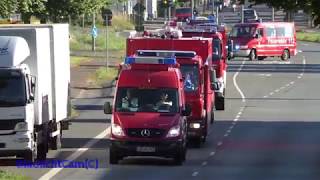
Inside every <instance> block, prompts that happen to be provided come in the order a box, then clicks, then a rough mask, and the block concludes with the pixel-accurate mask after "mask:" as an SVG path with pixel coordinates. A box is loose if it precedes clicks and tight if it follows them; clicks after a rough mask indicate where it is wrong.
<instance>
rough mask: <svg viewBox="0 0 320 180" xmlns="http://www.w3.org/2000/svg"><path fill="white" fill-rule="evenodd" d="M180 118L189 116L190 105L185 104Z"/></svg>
mask: <svg viewBox="0 0 320 180" xmlns="http://www.w3.org/2000/svg"><path fill="white" fill-rule="evenodd" d="M181 115H182V116H190V115H191V106H190V104H186V105H185V108H184V110H182V112H181Z"/></svg>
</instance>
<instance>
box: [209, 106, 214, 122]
mask: <svg viewBox="0 0 320 180" xmlns="http://www.w3.org/2000/svg"><path fill="white" fill-rule="evenodd" d="M213 122H214V107H212V109H211V117H210V124H213Z"/></svg>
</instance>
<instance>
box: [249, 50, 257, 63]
mask: <svg viewBox="0 0 320 180" xmlns="http://www.w3.org/2000/svg"><path fill="white" fill-rule="evenodd" d="M256 58H257V52H256V50H255V49H252V50H251V51H250V54H249V60H250V61H254V60H256Z"/></svg>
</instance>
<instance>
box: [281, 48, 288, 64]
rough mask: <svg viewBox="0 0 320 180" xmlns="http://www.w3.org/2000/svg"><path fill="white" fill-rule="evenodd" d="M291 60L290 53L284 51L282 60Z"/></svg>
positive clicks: (286, 50)
mask: <svg viewBox="0 0 320 180" xmlns="http://www.w3.org/2000/svg"><path fill="white" fill-rule="evenodd" d="M289 58H290V53H289V51H288V49H285V50H283V53H282V55H281V60H283V61H286V60H288V59H289Z"/></svg>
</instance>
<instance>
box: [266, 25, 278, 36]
mask: <svg viewBox="0 0 320 180" xmlns="http://www.w3.org/2000/svg"><path fill="white" fill-rule="evenodd" d="M266 35H267V37H275V36H276V33H275V29H274V28H273V27H267V28H266Z"/></svg>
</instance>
